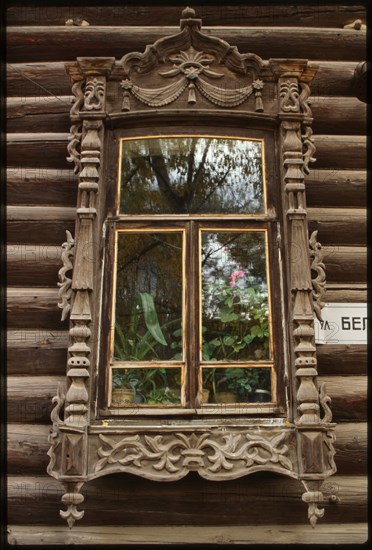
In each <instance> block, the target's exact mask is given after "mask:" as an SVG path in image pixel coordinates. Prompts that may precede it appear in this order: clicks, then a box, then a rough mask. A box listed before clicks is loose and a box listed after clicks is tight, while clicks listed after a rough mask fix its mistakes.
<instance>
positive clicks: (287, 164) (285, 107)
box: [274, 62, 320, 424]
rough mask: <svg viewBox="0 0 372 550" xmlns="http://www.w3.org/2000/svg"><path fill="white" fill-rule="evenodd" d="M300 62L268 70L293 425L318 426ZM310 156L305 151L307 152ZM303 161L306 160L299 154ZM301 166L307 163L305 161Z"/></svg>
mask: <svg viewBox="0 0 372 550" xmlns="http://www.w3.org/2000/svg"><path fill="white" fill-rule="evenodd" d="M305 68H306V67H305V65H304V63H303V62H301V63H299V64H297V65H296V63H294V64H293V66H292V67H289V66H288V65H283V66H280V64H276V65H275V64H274V72H276V74H277V76H278V98H279V111H280V114H279V116H280V119H281V132H282V155H283V171H282V174H283V187H284V193H285V196H286V214H287V233H288V240H289V247H290V248H289V251H290V258H289V262H288V267H289V278H290V290H291V294H292V300H291V322H292V336H293V351H294V366H295V376H296V378H297V380H298V388H297V394H296V405H297V410H298V412H299V418H298V420H297V421H298V422H299V423H305V424H307V423H317V422H319V420H320V418H319V394H318V389H317V383H316V376H317V368H316V367H317V360H316V347H315V339H314V334H315V333H314V319H313V304H312V282H311V273H310V269H309V267H310V264H309V246H308V236H307V235H308V226H307V213H306V202H305V184H304V165H305V160H304V142H303V139H304V134H303V126H302V125H303V122H304V121H306V123H307V124H308V123H310V121H311V119H310V117H309V114H310V108H309V105H308V102H307V99H308V96H309V91H310V88H309V86H308V85H307V83H305V84H301V83H300V82H299V78H300V76H301V74H302V73H303V71H304V70H305ZM308 150H310V149H308ZM305 156H306V154H305ZM306 162H307V163H308V162H310V158H307V160H306Z"/></svg>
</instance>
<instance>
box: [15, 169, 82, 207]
mask: <svg viewBox="0 0 372 550" xmlns="http://www.w3.org/2000/svg"><path fill="white" fill-rule="evenodd" d="M6 178H7V203H8V204H9V205H26V204H27V205H35V206H36V205H37V206H45V205H49V206H65V207H69V206H70V207H73V206H75V205H76V195H77V185H78V181H77V177H76V176H75V174H74V173H73V171H72V170H54V169H47V168H24V167H20V168H10V169H8V170H7V174H6Z"/></svg>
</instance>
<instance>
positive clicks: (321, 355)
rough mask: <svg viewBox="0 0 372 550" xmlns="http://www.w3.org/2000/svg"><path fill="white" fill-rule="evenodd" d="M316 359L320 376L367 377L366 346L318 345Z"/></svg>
mask: <svg viewBox="0 0 372 550" xmlns="http://www.w3.org/2000/svg"><path fill="white" fill-rule="evenodd" d="M317 358H318V373H319V374H320V375H321V376H332V375H337V376H348V375H352V376H367V344H320V345H318V346H317Z"/></svg>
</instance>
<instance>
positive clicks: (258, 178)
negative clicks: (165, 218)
mask: <svg viewBox="0 0 372 550" xmlns="http://www.w3.org/2000/svg"><path fill="white" fill-rule="evenodd" d="M263 203H264V196H263V176H262V144H261V142H260V141H251V140H238V139H226V138H191V137H181V138H156V139H154V138H152V139H139V140H124V141H123V154H122V176H121V210H122V211H123V212H124V213H130V214H143V213H155V214H156V213H229V212H230V213H257V212H263V211H264V204H263Z"/></svg>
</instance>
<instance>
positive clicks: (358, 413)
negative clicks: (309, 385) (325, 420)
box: [319, 376, 367, 422]
mask: <svg viewBox="0 0 372 550" xmlns="http://www.w3.org/2000/svg"><path fill="white" fill-rule="evenodd" d="M319 381H320V382H325V383H326V388H327V393H328V395H329V396H330V397H331V399H332V404H331V408H332V412H333V418H334V420H335V421H336V422H341V421H351V420H352V421H354V420H357V421H364V420H367V377H366V376H319Z"/></svg>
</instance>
